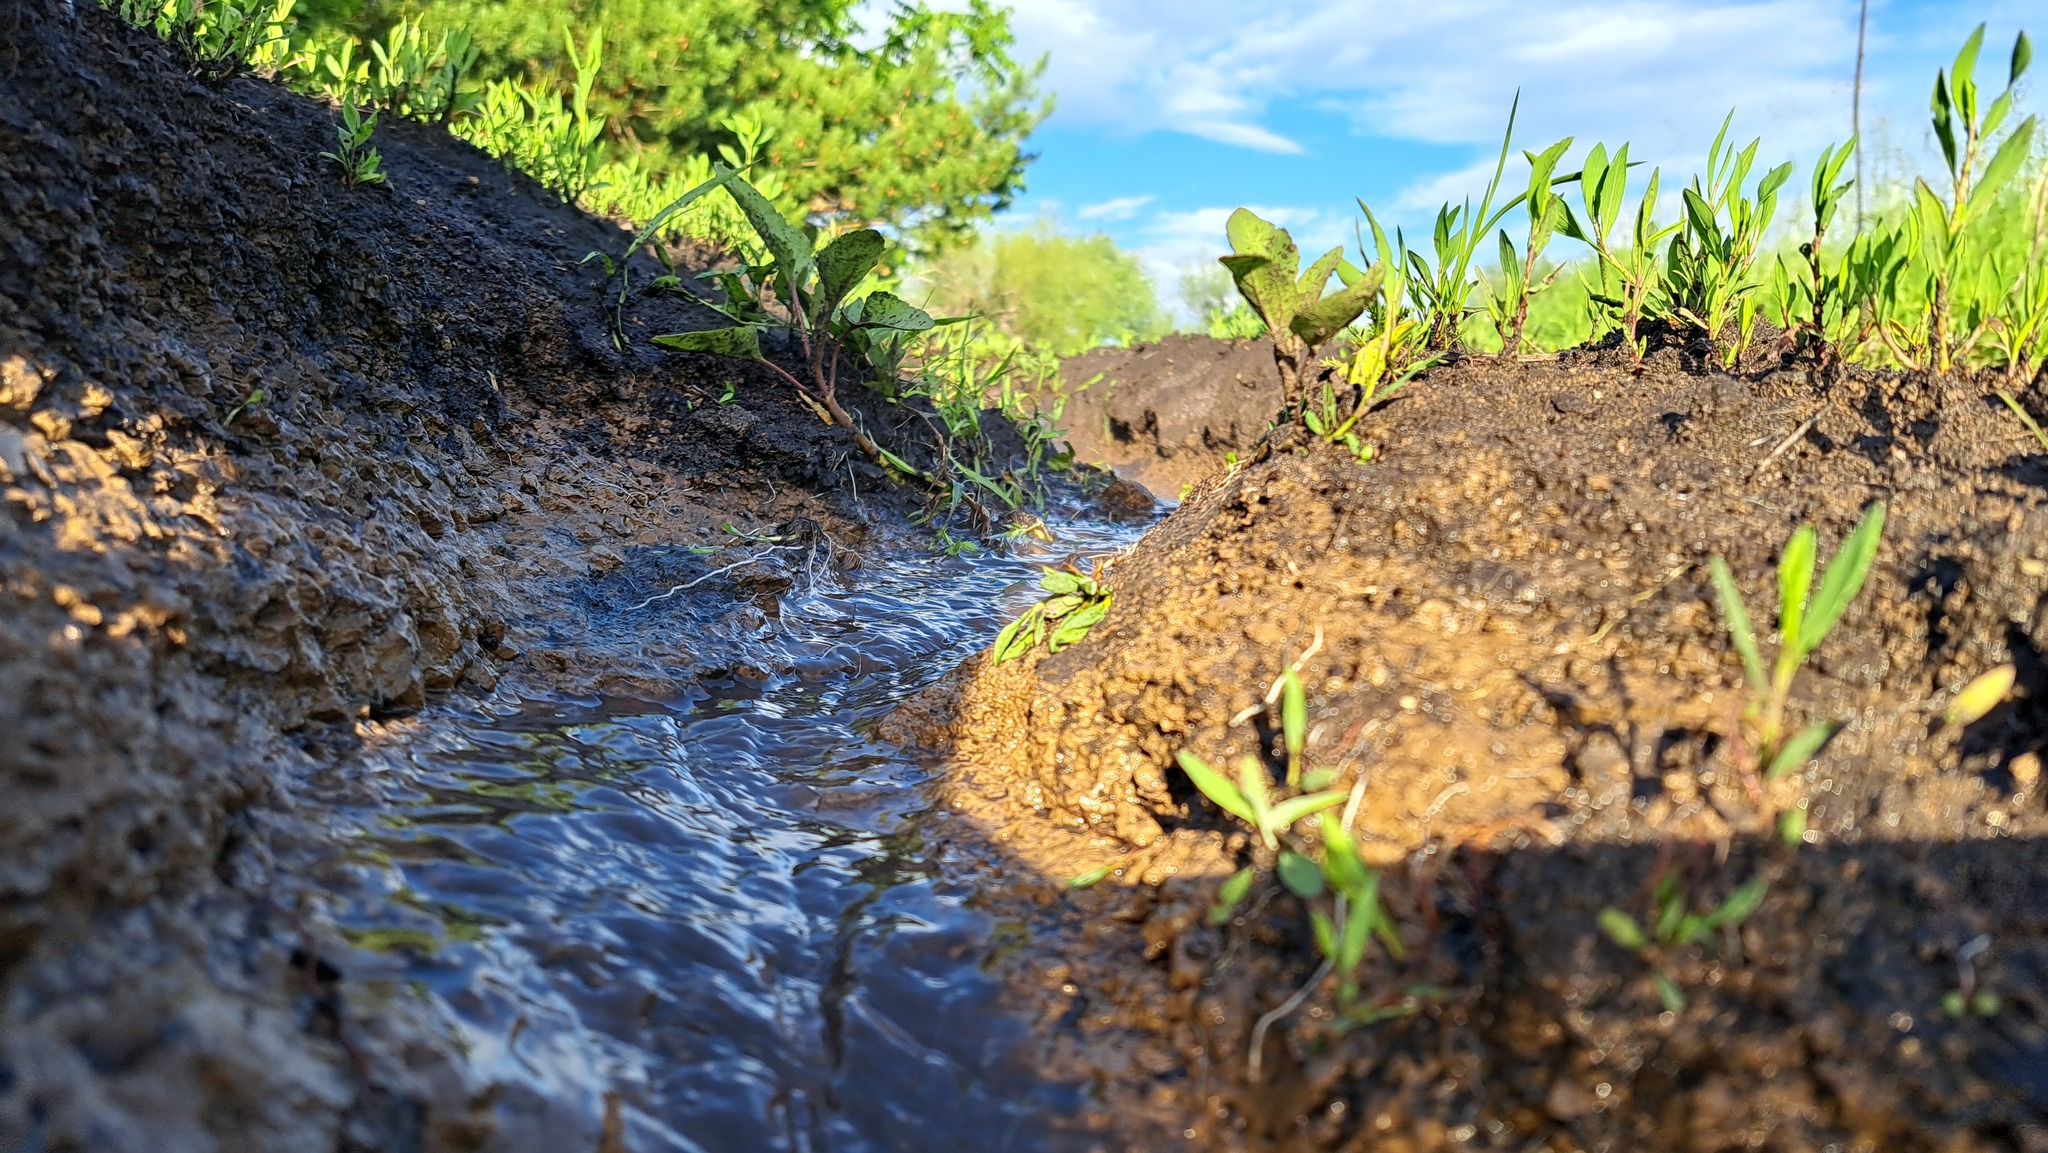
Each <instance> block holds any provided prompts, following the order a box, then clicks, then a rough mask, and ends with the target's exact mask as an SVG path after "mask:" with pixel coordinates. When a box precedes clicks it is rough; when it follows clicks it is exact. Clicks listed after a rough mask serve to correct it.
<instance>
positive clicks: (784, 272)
mask: <svg viewBox="0 0 2048 1153" xmlns="http://www.w3.org/2000/svg"><path fill="white" fill-rule="evenodd" d="M725 188H726V191H727V192H728V193H729V194H731V196H732V197H733V199H734V200H735V201H737V202H738V204H739V206H740V210H741V211H742V212H744V213H746V215H747V220H748V222H749V223H751V224H752V225H753V227H754V230H755V232H756V233H757V234H758V235H759V237H760V240H761V244H762V246H763V247H764V248H765V249H766V250H767V256H768V262H767V263H766V264H755V265H749V266H747V268H746V269H745V270H743V271H742V272H740V273H737V274H734V275H733V277H732V279H731V281H729V282H728V283H729V285H730V287H729V289H728V298H729V299H728V305H729V307H728V309H727V317H728V319H731V320H734V321H736V322H737V323H736V324H734V325H733V326H731V327H728V328H718V329H712V330H709V331H705V332H685V333H675V334H671V335H667V336H658V337H655V343H656V344H659V345H661V346H663V347H665V348H673V349H676V350H678V351H682V352H703V353H710V354H712V355H716V356H730V357H737V358H741V359H746V360H754V361H759V362H760V363H762V364H764V365H766V366H767V367H768V368H769V369H771V370H772V371H774V372H775V373H776V374H778V375H780V376H781V377H783V378H784V379H785V380H788V381H789V382H790V384H792V385H794V386H795V387H796V390H797V395H798V396H799V397H801V398H802V399H803V400H804V401H805V402H806V403H808V404H810V405H812V406H813V407H814V408H815V409H817V410H818V411H819V412H820V413H821V414H823V415H824V417H825V419H826V420H827V421H829V422H830V423H833V424H836V425H838V426H839V427H840V428H843V429H845V430H846V431H847V432H848V433H850V434H851V435H852V436H853V439H854V442H855V443H856V444H858V445H859V446H860V449H861V451H862V452H864V453H866V454H867V455H868V456H869V457H871V458H873V459H877V460H884V459H885V458H886V457H887V454H886V453H885V452H884V450H883V449H881V448H880V447H879V446H877V445H876V444H875V442H874V441H873V440H872V439H870V438H869V437H868V434H867V433H866V432H864V431H863V430H862V429H861V428H860V426H859V425H857V424H855V423H854V421H853V417H852V416H850V415H849V414H848V413H847V411H846V409H845V408H844V407H843V406H842V405H841V404H840V403H839V399H838V388H839V362H840V358H841V355H842V352H850V353H852V354H854V355H857V356H862V357H866V356H869V355H870V354H871V353H874V352H877V351H879V350H882V349H883V348H884V347H885V344H886V342H889V341H891V340H893V339H894V338H895V337H896V336H897V335H898V334H901V333H917V332H925V331H928V330H930V329H931V328H932V327H934V326H935V325H936V324H938V323H939V322H938V321H936V320H934V319H933V318H932V316H931V314H930V313H928V312H926V311H924V310H923V309H921V308H917V307H915V306H914V305H911V304H908V303H906V302H905V301H904V300H902V299H901V298H900V297H898V296H896V295H894V294H893V293H889V292H882V291H876V292H872V293H869V294H868V295H866V296H862V297H852V296H851V294H852V293H853V291H854V290H855V289H856V288H858V287H860V285H861V283H862V282H863V281H864V280H866V279H867V278H868V275H869V273H871V272H872V271H873V270H874V268H875V265H876V264H877V263H878V262H879V261H880V260H881V258H882V251H883V249H884V247H885V246H886V244H887V242H886V241H885V240H884V239H883V237H882V234H881V233H879V232H877V231H875V230H874V229H872V228H861V229H856V230H855V231H852V232H848V233H846V234H844V235H842V236H838V237H835V238H832V239H831V240H830V241H829V242H828V243H826V244H825V245H824V247H822V248H814V247H813V245H814V244H815V240H814V238H813V236H812V235H811V234H809V233H807V232H806V231H805V230H803V229H801V228H799V227H797V226H796V225H794V224H791V223H790V222H789V221H787V220H785V219H783V217H782V214H781V212H779V211H778V210H777V209H776V207H775V206H774V205H773V204H772V203H770V202H769V201H768V199H767V197H765V196H762V195H761V193H760V191H759V190H757V189H756V188H755V187H754V186H753V185H751V184H749V183H747V182H746V181H745V180H744V179H741V178H740V177H739V176H737V175H731V174H729V175H727V176H726V184H725ZM770 295H772V297H773V298H774V299H775V300H777V301H779V302H780V303H781V305H782V309H783V312H784V315H785V316H786V318H787V323H788V326H789V328H790V330H791V331H792V332H794V333H795V335H796V338H797V341H798V343H799V345H800V346H801V348H802V351H803V357H804V362H805V366H806V368H807V369H808V370H809V376H810V380H809V382H808V384H807V383H806V382H805V381H802V380H799V379H797V377H796V376H794V375H793V374H791V373H789V372H788V371H786V370H785V369H783V368H782V367H781V366H780V365H778V364H776V363H775V362H773V361H771V360H768V359H767V358H766V357H764V356H762V355H761V344H760V335H759V330H760V329H761V328H763V327H766V325H767V323H768V322H767V320H766V319H765V318H764V317H763V316H762V315H760V314H759V313H758V312H757V311H756V310H755V309H754V308H752V307H750V305H751V302H753V301H757V300H759V299H761V298H763V297H764V296H770ZM733 306H738V307H733ZM894 463H900V462H894ZM906 470H907V466H906Z"/></svg>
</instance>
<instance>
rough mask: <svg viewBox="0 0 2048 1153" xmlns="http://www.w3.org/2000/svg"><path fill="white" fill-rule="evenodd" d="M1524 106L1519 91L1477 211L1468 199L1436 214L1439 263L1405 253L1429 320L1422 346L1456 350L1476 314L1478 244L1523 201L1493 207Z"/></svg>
mask: <svg viewBox="0 0 2048 1153" xmlns="http://www.w3.org/2000/svg"><path fill="white" fill-rule="evenodd" d="M1521 106H1522V94H1521V93H1519V92H1517V93H1515V102H1514V104H1513V105H1511V106H1510V107H1509V108H1508V127H1507V131H1506V132H1504V133H1502V134H1501V140H1500V158H1499V160H1497V161H1496V162H1495V163H1494V166H1493V178H1492V179H1491V180H1489V181H1487V184H1486V192H1485V194H1484V195H1482V196H1481V197H1480V198H1479V207H1478V208H1477V209H1476V210H1475V209H1474V208H1473V207H1472V202H1471V201H1470V200H1466V201H1464V202H1463V203H1462V204H1460V205H1458V206H1457V207H1452V206H1451V205H1449V204H1446V205H1444V206H1443V207H1442V208H1440V209H1438V210H1437V214H1436V225H1435V227H1434V228H1433V229H1432V230H1431V232H1430V244H1431V247H1432V248H1433V249H1434V250H1435V255H1436V263H1435V265H1434V266H1432V265H1431V264H1430V261H1429V258H1428V257H1427V256H1425V255H1424V254H1422V253H1420V252H1416V251H1414V250H1412V249H1410V250H1407V251H1406V256H1407V260H1408V268H1409V274H1410V280H1411V283H1412V289H1413V291H1414V293H1415V298H1416V301H1417V302H1418V303H1419V304H1420V305H1421V306H1422V311H1423V316H1424V318H1425V320H1424V324H1423V328H1424V330H1425V331H1426V333H1427V339H1426V340H1425V342H1424V343H1425V344H1426V345H1427V346H1428V347H1430V348H1437V349H1450V348H1454V347H1456V346H1457V344H1458V341H1459V336H1458V334H1459V331H1460V330H1461V329H1462V328H1463V327H1464V325H1465V318H1466V317H1467V316H1469V315H1471V313H1472V312H1473V311H1474V310H1473V308H1472V306H1471V301H1472V290H1473V289H1474V288H1475V287H1477V285H1478V282H1477V279H1476V277H1475V275H1474V272H1473V268H1472V261H1473V259H1474V257H1476V256H1477V255H1478V252H1479V246H1480V245H1481V244H1484V243H1485V242H1486V238H1487V237H1488V236H1491V235H1493V231H1494V229H1495V228H1497V227H1499V225H1500V222H1501V221H1502V220H1503V219H1504V218H1506V216H1507V214H1508V213H1509V212H1512V211H1513V210H1514V209H1515V207H1516V206H1517V205H1519V204H1521V203H1522V197H1521V196H1519V195H1518V196H1514V197H1511V198H1510V199H1509V200H1508V201H1507V202H1506V203H1505V204H1502V205H1500V206H1499V207H1495V206H1494V202H1493V201H1494V197H1495V196H1498V195H1499V194H1500V180H1501V177H1502V175H1504V174H1505V173H1506V172H1507V167H1508V153H1509V151H1510V150H1511V149H1512V148H1513V145H1514V139H1515V116H1516V114H1517V113H1518V112H1519V111H1520V110H1521Z"/></svg>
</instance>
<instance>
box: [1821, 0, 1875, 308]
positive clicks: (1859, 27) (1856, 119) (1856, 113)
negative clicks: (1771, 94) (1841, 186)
mask: <svg viewBox="0 0 2048 1153" xmlns="http://www.w3.org/2000/svg"><path fill="white" fill-rule="evenodd" d="M1869 31H1870V0H1863V3H1862V6H1861V11H1859V12H1858V13H1857V15H1856V82H1855V84H1854V86H1853V88H1852V95H1851V96H1850V100H1849V132H1850V135H1851V137H1852V138H1854V139H1855V140H1856V141H1857V145H1856V232H1857V234H1858V235H1861V234H1862V232H1863V145H1862V141H1863V45H1864V38H1865V36H1866V34H1867V33H1868V32H1869ZM1815 312H1816V314H1818V312H1819V309H1818V307H1816V308H1815Z"/></svg>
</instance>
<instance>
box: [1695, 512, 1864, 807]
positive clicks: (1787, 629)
mask: <svg viewBox="0 0 2048 1153" xmlns="http://www.w3.org/2000/svg"><path fill="white" fill-rule="evenodd" d="M1884 517H1885V505H1884V502H1883V501H1878V502H1876V503H1874V504H1872V505H1871V506H1870V508H1869V510H1868V511H1867V512H1865V513H1864V514H1863V519H1862V520H1861V521H1859V522H1858V523H1857V525H1856V527H1855V528H1854V529H1853V530H1851V531H1850V533H1849V536H1848V538H1847V539H1846V540H1844V541H1843V543H1842V547H1841V548H1840V549H1839V550H1838V551H1837V552H1836V553H1835V555H1834V557H1833V558H1832V559H1831V560H1829V561H1828V564H1827V568H1826V570H1825V571H1824V572H1823V573H1822V574H1821V580H1820V588H1819V590H1818V591H1816V590H1815V589H1814V587H1813V575H1814V565H1815V563H1816V559H1817V553H1818V551H1819V543H1818V542H1819V534H1818V533H1816V532H1815V531H1814V528H1813V526H1812V525H1802V526H1800V528H1799V529H1798V530H1797V531H1795V532H1794V533H1793V534H1792V539H1791V540H1790V541H1789V542H1787V543H1786V545H1785V550H1784V553H1783V554H1782V555H1781V556H1780V557H1779V559H1778V633H1779V643H1778V653H1777V659H1776V660H1775V661H1774V662H1773V664H1772V665H1771V668H1770V670H1769V671H1768V672H1766V671H1765V668H1764V662H1763V657H1762V655H1761V654H1760V653H1759V651H1758V649H1757V640H1756V631H1755V629H1754V628H1753V627H1752V626H1751V624H1750V619H1749V611H1748V609H1747V608H1746V607H1745V606H1744V604H1743V601H1742V592H1741V590H1740V589H1738V588H1737V587H1736V584H1735V577H1734V575H1733V574H1732V573H1730V572H1729V570H1728V562H1727V561H1725V560H1723V559H1722V558H1721V557H1720V556H1719V555H1716V556H1715V557H1714V558H1713V559H1712V560H1711V561H1709V562H1708V569H1709V572H1710V573H1711V575H1712V578H1713V584H1714V595H1715V598H1716V600H1717V601H1718V602H1719V604H1720V609H1721V618H1722V620H1723V622H1724V623H1725V624H1726V625H1727V628H1728V637H1729V641H1730V643H1731V644H1733V646H1734V648H1735V652H1736V655H1737V656H1739V657H1740V658H1741V660H1742V671H1743V675H1744V677H1745V678H1746V679H1747V680H1748V682H1749V687H1750V690H1751V694H1752V695H1751V699H1750V703H1749V706H1748V708H1747V709H1745V710H1744V712H1743V720H1744V721H1746V722H1748V723H1751V724H1754V725H1755V726H1756V735H1757V740H1758V746H1757V754H1758V757H1757V762H1758V765H1759V767H1761V768H1762V770H1763V775H1764V779H1765V780H1767V781H1768V780H1776V779H1778V778H1779V777H1782V776H1784V775H1785V774H1787V773H1790V772H1793V771H1794V770H1796V769H1798V768H1800V767H1802V766H1804V765H1805V764H1806V762H1807V761H1809V760H1811V759H1812V758H1813V756H1814V754H1816V753H1818V752H1819V751H1820V749H1821V746H1823V745H1825V744H1826V743H1827V742H1828V739H1829V738H1831V737H1833V736H1834V734H1835V731H1836V729H1837V728H1838V727H1839V726H1838V725H1837V723H1836V722H1834V721H1832V720H1820V721H1814V722H1812V723H1810V724H1808V725H1806V726H1805V727H1804V728H1801V729H1799V730H1798V731H1797V732H1795V733H1792V734H1790V735H1789V736H1788V735H1787V734H1786V733H1785V706H1786V703H1787V701H1788V700H1789V699H1790V697H1791V695H1792V680H1793V678H1794V676H1796V675H1797V674H1798V672H1799V668H1800V666H1801V665H1802V664H1803V663H1805V661H1806V658H1807V657H1809V656H1811V655H1812V654H1813V651H1814V650H1815V649H1817V648H1819V647H1820V644H1821V642H1822V641H1823V640H1825V639H1827V635H1828V632H1829V631H1830V630H1832V629H1833V628H1834V627H1835V624H1836V622H1838V621H1840V620H1841V619H1842V614H1843V613H1844V612H1846V611H1848V608H1849V604H1850V602H1852V601H1854V600H1855V599H1856V595H1857V594H1858V593H1859V592H1861V591H1862V589H1863V582H1864V580H1865V578H1867V577H1868V576H1869V575H1870V564H1871V561H1872V559H1873V558H1875V557H1876V556H1877V546H1878V539H1879V537H1880V536H1881V535H1882V534H1883V532H1884Z"/></svg>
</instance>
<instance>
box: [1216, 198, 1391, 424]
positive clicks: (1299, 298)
mask: <svg viewBox="0 0 2048 1153" xmlns="http://www.w3.org/2000/svg"><path fill="white" fill-rule="evenodd" d="M1226 229H1227V232H1228V234H1229V237H1230V248H1231V254H1230V255H1229V256H1225V257H1222V258H1221V260H1222V263H1223V267H1225V268H1227V269H1229V270H1230V276H1231V279H1232V280H1233V281H1235V282H1236V284H1237V291H1238V292H1239V293H1240V294H1242V295H1243V296H1244V299H1245V302H1246V303H1247V304H1250V305H1251V306H1252V308H1253V310H1255V311H1256V312H1257V313H1258V314H1259V316H1260V318H1261V319H1263V320H1264V321H1265V322H1266V327H1267V329H1268V330H1269V331H1270V332H1271V333H1272V337H1273V362H1274V363H1275V364H1276V365H1277V366H1278V367H1279V369H1280V390H1281V400H1282V403H1283V404H1284V405H1285V406H1286V411H1287V412H1288V413H1289V414H1290V415H1298V414H1299V413H1300V412H1301V411H1302V409H1303V405H1304V403H1305V402H1306V400H1307V389H1306V387H1305V384H1304V380H1303V376H1304V374H1305V373H1306V372H1307V371H1308V370H1309V369H1310V368H1311V367H1312V366H1314V364H1315V363H1316V351H1317V350H1318V349H1320V348H1321V347H1322V346H1323V345H1325V344H1328V343H1329V342H1330V338H1331V337H1334V336H1336V335H1337V334H1338V333H1340V332H1342V331H1344V329H1345V328H1346V327H1348V326H1349V325H1350V324H1351V322H1352V321H1354V320H1357V319H1358V317H1359V314H1360V313H1362V312H1364V311H1365V305H1366V301H1367V300H1369V299H1370V298H1371V297H1372V294H1373V293H1374V292H1375V291H1376V290H1378V288H1379V285H1380V280H1381V278H1382V277H1383V276H1384V275H1385V270H1383V269H1380V268H1377V267H1375V268H1373V269H1370V270H1368V271H1366V272H1364V273H1358V272H1357V271H1356V270H1355V269H1340V267H1339V266H1340V265H1342V264H1343V263H1344V250H1343V249H1342V248H1333V249H1331V250H1330V251H1328V252H1326V253H1324V254H1323V255H1322V256H1321V257H1320V258H1319V259H1317V260H1316V262H1315V263H1314V264H1311V265H1309V266H1308V268H1307V269H1301V268H1300V264H1301V251H1300V250H1299V249H1298V248H1296V247H1295V246H1294V238H1293V237H1292V236H1290V235H1288V233H1287V230H1286V229H1284V228H1279V227H1276V226H1275V225H1273V224H1272V223H1271V222H1269V221H1265V220H1261V219H1259V217H1258V216H1257V215H1255V214H1254V213H1253V212H1252V211H1251V210H1250V209H1247V208H1240V209H1238V210H1237V211H1236V212H1233V213H1231V214H1230V221H1229V223H1228V225H1227V226H1226ZM1340 272H1341V273H1342V274H1343V275H1342V278H1341V279H1342V284H1343V287H1342V288H1340V289H1338V290H1337V291H1336V292H1334V293H1331V294H1330V295H1328V296H1325V295H1323V293H1324V290H1325V289H1326V288H1327V287H1328V286H1329V283H1330V277H1331V275H1332V274H1337V273H1340Z"/></svg>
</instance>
